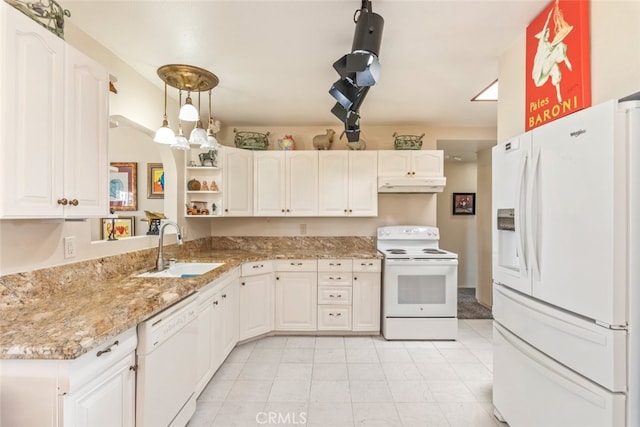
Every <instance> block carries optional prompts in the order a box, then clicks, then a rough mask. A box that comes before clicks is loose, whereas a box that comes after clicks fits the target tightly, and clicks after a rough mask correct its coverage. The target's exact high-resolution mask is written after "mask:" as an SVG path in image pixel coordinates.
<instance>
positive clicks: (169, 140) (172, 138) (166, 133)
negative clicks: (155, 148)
mask: <svg viewBox="0 0 640 427" xmlns="http://www.w3.org/2000/svg"><path fill="white" fill-rule="evenodd" d="M153 141H154V142H157V143H158V144H167V145H172V144H175V142H176V134H175V133H174V132H173V130H172V129H171V128H170V127H169V126H168V124H166V123H163V124H162V127H161V128H159V129H158V130H157V131H156V135H155V136H154V137H153Z"/></svg>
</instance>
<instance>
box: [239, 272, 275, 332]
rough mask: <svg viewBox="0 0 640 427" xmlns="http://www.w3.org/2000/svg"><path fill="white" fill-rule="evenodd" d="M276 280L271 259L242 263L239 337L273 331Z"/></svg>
mask: <svg viewBox="0 0 640 427" xmlns="http://www.w3.org/2000/svg"><path fill="white" fill-rule="evenodd" d="M274 281H275V276H274V274H273V267H272V262H271V261H260V262H250V263H245V264H243V265H242V277H241V278H240V319H239V322H240V324H239V339H240V340H245V339H249V338H253V337H256V336H258V335H262V334H266V333H268V332H271V331H273V324H274V323H273V312H274V286H275V284H274Z"/></svg>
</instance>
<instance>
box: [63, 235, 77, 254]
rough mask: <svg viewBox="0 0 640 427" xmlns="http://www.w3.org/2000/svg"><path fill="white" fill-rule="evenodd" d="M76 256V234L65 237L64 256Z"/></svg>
mask: <svg viewBox="0 0 640 427" xmlns="http://www.w3.org/2000/svg"><path fill="white" fill-rule="evenodd" d="M75 256H76V236H69V237H65V238H64V257H65V258H74V257H75Z"/></svg>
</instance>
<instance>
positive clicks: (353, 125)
mask: <svg viewBox="0 0 640 427" xmlns="http://www.w3.org/2000/svg"><path fill="white" fill-rule="evenodd" d="M353 21H354V22H355V24H356V30H355V33H354V36H353V44H352V46H351V53H349V54H346V55H344V56H343V57H341V58H340V59H338V60H337V61H336V62H334V63H333V68H334V69H335V70H336V71H337V73H338V74H339V75H340V79H339V80H337V81H336V82H335V83H333V85H332V86H331V88H330V89H329V93H330V94H331V96H333V97H334V98H335V99H336V101H338V102H337V103H336V105H335V106H334V107H333V108H332V109H331V112H332V113H333V115H334V116H336V117H337V118H338V119H340V120H341V121H342V122H344V125H345V133H346V134H347V139H348V140H349V142H355V141H358V140H359V139H360V114H359V113H358V110H359V108H360V105H362V102H363V101H364V98H365V97H366V95H367V93H368V92H369V88H370V87H371V86H373V85H375V84H376V82H377V81H378V78H379V76H380V63H379V61H378V53H379V52H380V43H381V41H382V29H383V27H384V19H383V18H382V16H380V15H378V14H377V13H373V11H372V8H371V2H370V1H369V0H362V5H361V7H360V9H358V10H356V12H355V13H354V15H353Z"/></svg>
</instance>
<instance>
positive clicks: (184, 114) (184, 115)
mask: <svg viewBox="0 0 640 427" xmlns="http://www.w3.org/2000/svg"><path fill="white" fill-rule="evenodd" d="M198 117H200V113H198V109H197V108H196V107H194V106H193V102H192V101H191V92H187V99H186V100H185V102H184V105H183V106H182V107H180V113H179V114H178V118H179V119H180V120H182V121H184V122H195V121H196V120H198Z"/></svg>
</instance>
